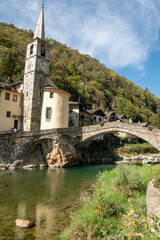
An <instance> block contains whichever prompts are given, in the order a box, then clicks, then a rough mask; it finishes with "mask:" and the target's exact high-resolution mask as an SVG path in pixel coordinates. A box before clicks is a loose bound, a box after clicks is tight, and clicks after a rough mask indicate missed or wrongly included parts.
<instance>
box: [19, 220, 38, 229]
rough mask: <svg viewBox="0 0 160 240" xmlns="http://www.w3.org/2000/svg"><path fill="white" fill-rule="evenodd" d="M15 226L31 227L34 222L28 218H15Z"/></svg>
mask: <svg viewBox="0 0 160 240" xmlns="http://www.w3.org/2000/svg"><path fill="white" fill-rule="evenodd" d="M16 226H18V227H21V228H31V227H33V226H34V222H33V221H29V220H22V219H17V220H16Z"/></svg>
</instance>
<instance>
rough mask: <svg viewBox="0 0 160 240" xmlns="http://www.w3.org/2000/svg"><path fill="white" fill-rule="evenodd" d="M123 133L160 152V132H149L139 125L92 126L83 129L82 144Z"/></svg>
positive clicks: (107, 124)
mask: <svg viewBox="0 0 160 240" xmlns="http://www.w3.org/2000/svg"><path fill="white" fill-rule="evenodd" d="M114 132H123V133H127V134H131V135H134V136H136V137H138V138H142V139H143V140H145V141H146V142H148V143H150V144H151V145H152V146H154V147H155V148H157V149H158V151H160V130H159V129H153V130H152V131H150V130H148V128H146V127H141V126H138V124H128V123H122V122H109V123H105V124H104V125H103V126H102V127H101V126H100V125H91V126H86V127H83V128H82V139H81V143H80V144H84V143H85V142H88V141H89V140H91V139H93V138H95V137H98V136H100V135H102V134H107V133H114Z"/></svg>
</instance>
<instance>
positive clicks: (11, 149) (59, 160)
mask: <svg viewBox="0 0 160 240" xmlns="http://www.w3.org/2000/svg"><path fill="white" fill-rule="evenodd" d="M114 132H123V133H127V134H131V135H134V136H137V137H139V138H142V139H144V140H145V141H146V142H148V143H150V144H151V145H153V146H154V147H155V148H157V149H158V150H159V151H160V130H158V129H154V130H152V131H149V130H148V129H147V128H145V127H140V126H138V125H137V124H127V123H121V122H110V123H105V124H104V125H103V126H100V125H99V124H97V125H91V126H86V127H82V128H65V129H52V130H44V131H39V132H17V133H5V132H4V133H2V132H1V133H0V162H4V161H5V162H8V163H12V162H14V161H15V160H22V161H23V164H29V163H33V162H34V163H35V164H36V165H40V164H44V163H45V164H49V165H52V164H55V163H56V164H58V165H60V166H68V165H69V166H71V165H76V164H79V160H78V159H80V148H81V146H82V145H83V144H85V143H86V142H87V141H89V140H91V139H93V138H96V137H98V136H100V135H103V134H107V133H114Z"/></svg>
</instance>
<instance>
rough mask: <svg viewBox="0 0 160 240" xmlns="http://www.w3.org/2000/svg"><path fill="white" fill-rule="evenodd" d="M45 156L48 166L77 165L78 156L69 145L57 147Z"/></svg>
mask: <svg viewBox="0 0 160 240" xmlns="http://www.w3.org/2000/svg"><path fill="white" fill-rule="evenodd" d="M46 158H47V162H48V166H49V167H51V168H56V167H67V166H75V165H79V156H78V155H77V153H76V151H75V149H74V148H71V146H69V147H68V148H66V147H65V148H62V147H57V148H55V149H53V150H52V152H51V153H49V154H47V157H46Z"/></svg>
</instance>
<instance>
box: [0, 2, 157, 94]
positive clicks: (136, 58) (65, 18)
mask: <svg viewBox="0 0 160 240" xmlns="http://www.w3.org/2000/svg"><path fill="white" fill-rule="evenodd" d="M40 9H41V0H27V1H26V0H5V1H2V0H0V21H1V22H7V23H14V25H15V26H17V27H20V28H23V29H32V30H33V31H35V28H36V24H37V21H38V16H39V13H40ZM45 24H46V37H48V38H54V39H56V40H57V41H60V42H61V43H65V44H67V46H69V47H71V48H74V49H78V50H79V52H81V53H84V54H89V55H91V56H92V57H95V58H97V59H98V60H99V61H100V62H102V63H104V64H105V66H107V67H109V68H112V69H114V70H115V71H116V72H117V73H118V74H120V75H123V76H124V77H126V78H128V79H129V80H132V81H133V82H134V83H135V84H137V85H139V86H141V87H143V88H145V87H147V88H148V89H149V90H150V91H151V92H152V93H154V94H155V95H156V96H157V97H160V0H79V1H77V0H46V4H45Z"/></svg>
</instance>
